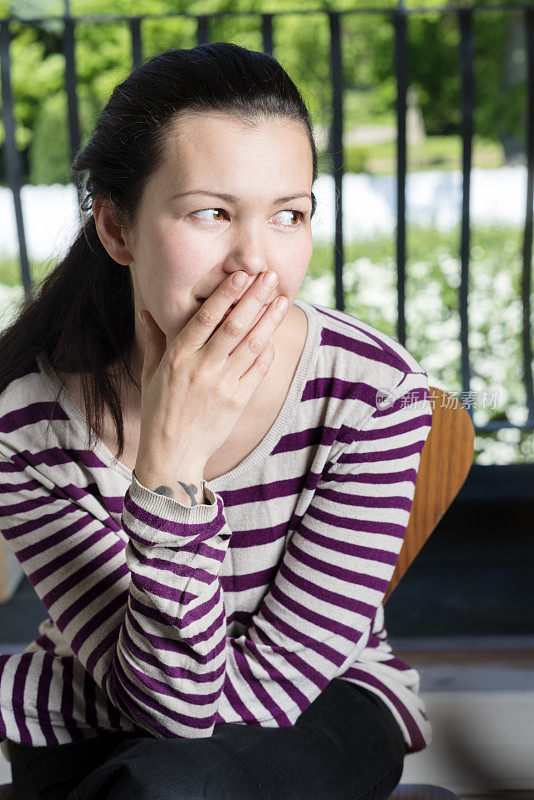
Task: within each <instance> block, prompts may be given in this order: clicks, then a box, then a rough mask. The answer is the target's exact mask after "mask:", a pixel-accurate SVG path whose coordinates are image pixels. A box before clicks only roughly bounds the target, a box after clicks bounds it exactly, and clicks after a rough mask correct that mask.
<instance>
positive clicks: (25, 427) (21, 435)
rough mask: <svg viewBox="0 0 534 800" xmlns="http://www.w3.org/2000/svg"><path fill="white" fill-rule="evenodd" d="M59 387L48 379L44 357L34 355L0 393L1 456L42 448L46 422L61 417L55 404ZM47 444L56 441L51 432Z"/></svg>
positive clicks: (62, 415) (63, 414)
mask: <svg viewBox="0 0 534 800" xmlns="http://www.w3.org/2000/svg"><path fill="white" fill-rule="evenodd" d="M59 389H60V385H59V384H58V383H57V382H54V380H53V379H52V377H51V375H50V372H49V368H48V362H47V360H46V358H45V357H44V355H38V356H36V358H35V359H33V360H32V362H31V363H30V364H29V365H28V366H27V367H26V368H25V369H24V371H23V373H21V374H20V375H18V376H17V377H16V378H15V379H13V380H12V381H11V382H10V383H9V384H8V385H7V386H5V387H4V389H3V391H2V392H1V393H0V447H1V448H2V450H3V452H4V453H6V451H8V452H10V453H13V452H16V453H20V452H23V451H28V450H32V449H33V450H35V449H36V448H41V450H42V449H43V448H44V447H45V446H46V445H45V428H46V425H47V423H48V421H49V420H50V419H61V418H62V417H64V416H65V413H64V411H63V410H62V408H61V406H60V405H59V404H56V400H57V398H58V392H59ZM51 441H52V442H53V443H55V441H56V437H55V435H54V432H53V431H52V432H51Z"/></svg>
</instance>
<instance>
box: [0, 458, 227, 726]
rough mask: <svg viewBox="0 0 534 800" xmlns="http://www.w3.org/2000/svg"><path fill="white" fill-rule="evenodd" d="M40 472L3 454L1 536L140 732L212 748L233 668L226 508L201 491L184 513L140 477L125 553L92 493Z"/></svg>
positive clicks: (133, 491)
mask: <svg viewBox="0 0 534 800" xmlns="http://www.w3.org/2000/svg"><path fill="white" fill-rule="evenodd" d="M60 452H61V453H63V455H64V451H60ZM47 454H48V455H47V457H48V458H50V459H54V458H56V457H57V453H56V452H55V451H54V452H52V451H47ZM32 461H33V462H35V464H36V466H34V465H33V464H32V463H31V462H32ZM54 463H59V462H54ZM39 466H40V465H38V464H37V462H36V459H35V457H34V456H33V455H31V454H28V452H27V451H24V452H23V453H13V452H11V453H10V448H9V447H8V446H6V445H5V444H4V445H2V447H1V448H0V497H1V501H0V502H1V506H0V526H1V529H2V533H3V535H4V537H5V539H6V540H7V541H8V543H9V545H10V547H11V548H12V549H13V551H14V553H15V555H16V556H17V558H18V560H19V562H20V564H21V565H22V567H23V569H24V571H25V573H26V575H27V576H28V578H29V580H30V582H31V584H32V586H33V587H34V589H35V591H36V592H37V594H38V596H39V598H40V600H41V601H42V603H43V604H44V606H45V607H46V609H47V610H48V612H49V614H50V617H51V618H52V620H53V621H54V622H55V623H56V625H57V627H58V628H59V630H60V631H61V633H62V634H63V636H64V638H65V640H66V641H67V643H68V644H69V645H70V647H71V649H72V651H73V652H74V654H75V655H76V657H77V658H78V659H79V661H80V662H81V663H82V665H83V667H84V668H85V669H86V670H87V672H88V673H89V674H90V675H91V677H92V678H93V679H94V681H95V682H96V684H98V686H99V687H100V688H101V689H102V690H103V692H104V693H105V695H106V696H107V698H108V699H109V700H110V701H111V703H113V704H114V705H115V706H116V708H118V709H119V710H120V711H121V712H122V713H123V714H124V715H126V717H127V718H129V719H130V720H131V721H132V722H133V723H134V724H136V725H137V726H139V727H140V728H142V729H144V730H146V731H148V732H149V733H150V734H152V735H154V736H156V737H160V738H162V737H165V738H172V737H188V738H192V737H206V736H210V735H211V732H212V729H213V725H214V723H215V714H216V711H217V706H218V702H219V699H220V695H221V692H222V689H223V683H224V675H225V659H226V653H225V641H226V616H225V612H224V603H223V597H222V590H221V586H220V583H219V570H220V567H221V565H222V562H223V560H224V556H225V553H226V550H227V547H228V542H229V540H230V537H231V531H230V529H229V528H228V525H227V523H226V519H225V516H224V513H223V502H222V499H221V498H220V496H218V495H215V494H214V492H213V491H212V490H211V489H210V488H209V486H208V485H207V483H206V481H204V487H205V493H206V497H207V500H208V502H206V503H203V504H199V505H196V506H192V507H189V506H185V505H183V504H182V503H180V502H178V501H177V500H174V499H172V498H169V497H164V496H162V495H159V494H156V493H154V492H152V491H150V490H149V489H147V488H146V487H144V486H142V485H141V484H140V483H139V482H138V480H137V478H136V476H135V475H134V476H133V479H132V482H131V485H130V486H129V487H128V489H127V491H126V494H125V498H124V505H123V511H122V517H121V523H122V524H121V527H122V530H123V531H124V533H125V534H126V535H127V542H126V544H125V541H124V538H126V537H124V538H121V537H120V536H119V535H118V533H117V525H116V523H115V522H114V520H112V519H111V518H110V517H109V514H108V512H107V510H106V509H105V507H104V506H103V505H102V504H101V503H100V502H98V504H97V505H96V506H95V503H96V500H95V497H94V496H89V495H88V494H87V492H91V488H90V487H88V489H87V492H86V491H82V490H81V489H80V488H78V487H75V486H72V485H70V484H69V485H65V486H58V485H55V484H54V483H53V482H52V481H51V480H50V478H49V477H48V474H49V473H46V472H45V471H44V470H41V469H40V468H37V467H39ZM81 497H86V498H87V497H88V503H89V506H90V507H92V508H95V509H96V510H95V512H94V513H89V512H88V511H87V507H85V508H84V507H82V505H81V504H80V503H79V502H77V498H81ZM98 517H100V518H98Z"/></svg>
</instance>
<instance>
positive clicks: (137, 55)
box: [130, 17, 143, 69]
mask: <svg viewBox="0 0 534 800" xmlns="http://www.w3.org/2000/svg"><path fill="white" fill-rule="evenodd" d="M130 34H131V37H132V66H133V68H134V69H135V67H138V66H139V64H140V63H141V62H142V60H143V45H142V42H141V17H132V19H131V20H130Z"/></svg>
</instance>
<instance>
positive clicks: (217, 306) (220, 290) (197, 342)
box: [171, 270, 254, 350]
mask: <svg viewBox="0 0 534 800" xmlns="http://www.w3.org/2000/svg"><path fill="white" fill-rule="evenodd" d="M238 275H243V276H244V277H245V283H244V284H242V285H236V284H235V283H234V278H235V277H236V276H238ZM252 280H254V279H252ZM249 284H250V278H249V276H247V274H246V273H245V272H244V271H243V270H240V271H239V272H238V273H235V274H233V275H229V276H228V277H227V278H226V279H225V280H224V281H222V282H221V283H220V284H219V286H218V287H217V288H216V289H215V291H214V292H212V294H211V295H209V296H208V297H206V298H202V299H201V298H197V300H198V302H199V303H200V308H199V309H198V311H197V312H196V313H195V314H194V315H193V316H192V317H191V319H190V320H189V321H188V322H187V324H186V325H184V327H183V328H182V330H181V331H180V333H179V334H178V335H177V337H176V339H175V340H174V342H173V343H172V345H171V347H172V348H173V349H174V348H176V347H181V346H183V345H184V344H185V345H186V346H187V347H188V348H190V349H195V350H197V349H199V348H200V347H202V346H203V345H205V343H206V342H207V341H208V339H209V338H210V337H211V336H212V334H213V332H214V330H215V328H216V327H217V326H218V325H219V324H220V323H221V321H222V320H223V319H224V315H225V313H226V312H229V309H230V307H231V306H232V305H235V304H236V303H237V302H238V300H239V297H240V296H241V295H242V294H243V292H244V291H246V289H247V287H248V285H249Z"/></svg>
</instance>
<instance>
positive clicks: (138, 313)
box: [137, 311, 146, 331]
mask: <svg viewBox="0 0 534 800" xmlns="http://www.w3.org/2000/svg"><path fill="white" fill-rule="evenodd" d="M137 316H138V317H139V322H140V323H141V325H142V326H143V328H144V329H145V331H146V325H145V323H144V321H143V317H142V316H141V312H140V311H138V312H137Z"/></svg>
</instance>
